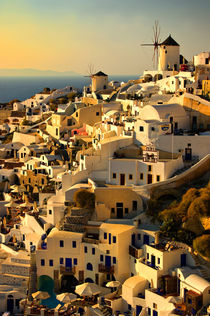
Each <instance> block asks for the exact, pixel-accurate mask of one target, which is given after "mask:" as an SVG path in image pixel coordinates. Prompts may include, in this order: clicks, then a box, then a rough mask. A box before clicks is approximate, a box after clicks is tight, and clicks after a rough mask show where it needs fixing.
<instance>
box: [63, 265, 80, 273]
mask: <svg viewBox="0 0 210 316" xmlns="http://www.w3.org/2000/svg"><path fill="white" fill-rule="evenodd" d="M75 273H76V268H75V267H64V266H60V274H75Z"/></svg>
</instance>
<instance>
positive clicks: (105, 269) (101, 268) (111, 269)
mask: <svg viewBox="0 0 210 316" xmlns="http://www.w3.org/2000/svg"><path fill="white" fill-rule="evenodd" d="M98 272H102V273H110V274H113V273H114V266H110V267H108V266H105V265H103V264H101V263H100V264H99V265H98Z"/></svg>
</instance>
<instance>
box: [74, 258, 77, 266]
mask: <svg viewBox="0 0 210 316" xmlns="http://www.w3.org/2000/svg"><path fill="white" fill-rule="evenodd" d="M74 265H75V266H76V265H77V258H74Z"/></svg>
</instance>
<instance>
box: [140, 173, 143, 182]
mask: <svg viewBox="0 0 210 316" xmlns="http://www.w3.org/2000/svg"><path fill="white" fill-rule="evenodd" d="M143 179H144V174H143V173H142V172H141V173H140V180H143Z"/></svg>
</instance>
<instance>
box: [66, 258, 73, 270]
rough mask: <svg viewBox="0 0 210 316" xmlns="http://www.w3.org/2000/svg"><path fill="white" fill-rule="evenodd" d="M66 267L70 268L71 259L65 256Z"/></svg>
mask: <svg viewBox="0 0 210 316" xmlns="http://www.w3.org/2000/svg"><path fill="white" fill-rule="evenodd" d="M66 268H72V259H71V258H66Z"/></svg>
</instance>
